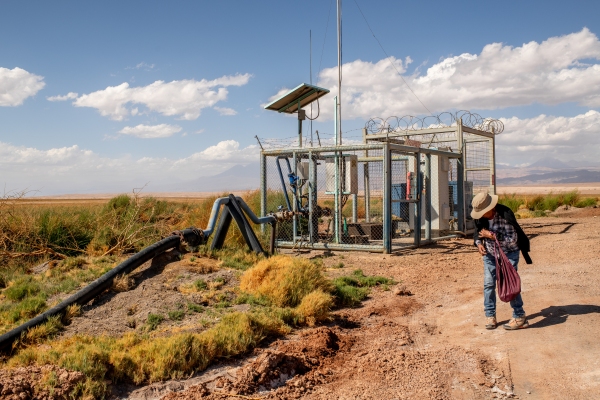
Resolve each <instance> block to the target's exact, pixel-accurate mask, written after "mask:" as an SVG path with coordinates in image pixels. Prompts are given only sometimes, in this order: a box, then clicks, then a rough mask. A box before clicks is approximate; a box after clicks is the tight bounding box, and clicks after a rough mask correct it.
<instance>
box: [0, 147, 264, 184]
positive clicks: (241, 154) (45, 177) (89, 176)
mask: <svg viewBox="0 0 600 400" xmlns="http://www.w3.org/2000/svg"><path fill="white" fill-rule="evenodd" d="M258 153H259V149H258V146H256V145H250V146H248V147H241V146H240V144H239V143H238V142H236V141H234V140H226V141H223V142H220V143H218V144H216V145H214V146H210V147H208V148H206V149H204V150H202V151H200V152H197V153H193V154H190V155H189V156H187V157H183V158H178V159H177V158H166V157H165V158H157V157H142V158H139V159H134V158H132V157H131V156H123V157H118V158H110V157H104V156H102V155H100V154H98V153H95V152H93V151H91V150H86V149H82V148H80V147H79V146H77V145H74V146H70V147H61V148H53V149H48V150H42V149H36V148H31V147H24V146H14V145H11V144H8V143H2V142H0V170H2V177H1V178H0V184H2V185H3V186H5V188H6V190H23V189H26V188H29V189H40V193H39V194H41V195H44V194H52V193H68V192H70V193H84V192H89V191H94V192H102V191H105V192H115V191H121V190H127V191H130V190H131V189H132V188H133V187H137V186H139V185H143V184H145V183H146V182H150V183H151V185H150V186H149V187H150V188H152V187H156V186H157V185H161V184H169V183H172V182H176V181H181V180H183V179H182V177H185V178H187V180H193V179H195V178H198V177H202V176H214V175H216V174H219V173H221V172H223V171H225V170H227V169H229V168H231V167H233V166H234V165H238V164H247V163H253V162H258ZM136 185H137V186H136Z"/></svg>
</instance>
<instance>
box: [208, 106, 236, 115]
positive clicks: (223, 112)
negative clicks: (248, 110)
mask: <svg viewBox="0 0 600 400" xmlns="http://www.w3.org/2000/svg"><path fill="white" fill-rule="evenodd" d="M213 108H214V109H215V110H217V111H218V112H219V114H221V115H237V111H235V110H234V109H233V108H227V107H213Z"/></svg>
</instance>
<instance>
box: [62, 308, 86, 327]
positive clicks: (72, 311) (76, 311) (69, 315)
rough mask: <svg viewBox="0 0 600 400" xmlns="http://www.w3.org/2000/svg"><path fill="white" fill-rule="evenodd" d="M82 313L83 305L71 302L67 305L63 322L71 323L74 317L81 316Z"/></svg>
mask: <svg viewBox="0 0 600 400" xmlns="http://www.w3.org/2000/svg"><path fill="white" fill-rule="evenodd" d="M80 315H81V306H80V305H79V304H71V305H70V306H69V307H67V310H66V311H65V315H63V317H62V322H63V324H65V325H69V324H70V323H71V321H73V318H76V317H79V316H80Z"/></svg>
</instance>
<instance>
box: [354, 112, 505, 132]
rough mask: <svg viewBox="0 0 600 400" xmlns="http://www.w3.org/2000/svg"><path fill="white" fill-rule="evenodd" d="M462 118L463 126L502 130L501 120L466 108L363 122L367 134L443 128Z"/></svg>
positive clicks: (492, 130) (485, 130)
mask: <svg viewBox="0 0 600 400" xmlns="http://www.w3.org/2000/svg"><path fill="white" fill-rule="evenodd" d="M458 119H462V124H463V126H467V127H469V128H473V129H477V130H480V131H484V132H489V133H493V134H496V135H498V134H500V133H502V132H503V131H504V124H503V123H502V121H500V120H498V119H494V118H483V117H482V116H481V115H479V114H477V113H472V112H470V111H466V110H460V111H457V112H454V113H452V112H442V113H440V114H438V115H427V116H424V117H416V116H414V115H405V116H403V117H396V116H391V117H388V118H385V119H383V118H379V117H375V118H371V119H370V120H368V121H367V123H366V124H365V128H366V129H367V133H368V134H377V133H391V132H408V131H418V130H421V129H427V128H443V127H450V126H454V125H456V121H457V120H458Z"/></svg>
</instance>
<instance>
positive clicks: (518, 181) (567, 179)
mask: <svg viewBox="0 0 600 400" xmlns="http://www.w3.org/2000/svg"><path fill="white" fill-rule="evenodd" d="M496 182H497V183H498V184H499V185H527V184H541V183H587V182H600V170H597V171H592V170H588V169H569V170H563V171H552V172H545V173H539V174H529V175H523V176H515V177H508V178H498V179H497V180H496Z"/></svg>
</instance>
